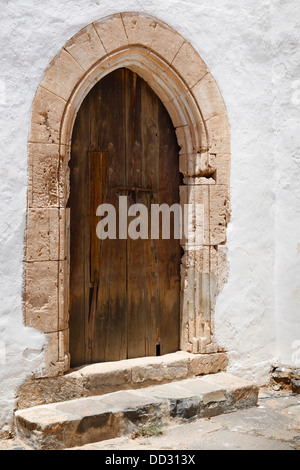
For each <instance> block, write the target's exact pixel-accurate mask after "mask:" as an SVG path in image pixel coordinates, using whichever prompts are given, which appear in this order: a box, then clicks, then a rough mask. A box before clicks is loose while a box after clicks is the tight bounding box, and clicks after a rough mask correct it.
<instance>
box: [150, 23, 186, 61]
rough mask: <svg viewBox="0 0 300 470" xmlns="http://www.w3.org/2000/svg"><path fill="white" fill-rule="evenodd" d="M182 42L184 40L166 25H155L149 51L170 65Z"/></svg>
mask: <svg viewBox="0 0 300 470" xmlns="http://www.w3.org/2000/svg"><path fill="white" fill-rule="evenodd" d="M184 42H185V40H184V38H183V37H182V36H180V34H178V33H177V32H176V31H174V30H173V29H171V28H170V27H168V25H166V24H162V23H161V22H159V23H156V27H155V35H154V36H153V39H152V43H151V49H152V50H153V51H154V52H156V53H157V54H159V55H160V56H161V57H163V58H164V60H165V61H167V62H169V63H170V64H171V63H172V62H173V60H174V58H175V56H176V54H177V52H178V51H179V49H180V48H181V46H182V45H183V43H184Z"/></svg>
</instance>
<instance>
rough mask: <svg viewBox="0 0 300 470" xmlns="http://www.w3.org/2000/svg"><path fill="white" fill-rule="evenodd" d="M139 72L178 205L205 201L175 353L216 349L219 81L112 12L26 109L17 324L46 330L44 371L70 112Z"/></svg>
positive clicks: (63, 260) (225, 182)
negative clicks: (164, 121)
mask: <svg viewBox="0 0 300 470" xmlns="http://www.w3.org/2000/svg"><path fill="white" fill-rule="evenodd" d="M121 67H127V68H129V69H131V70H132V71H134V72H136V73H138V74H139V75H140V76H141V77H142V78H143V79H144V80H145V81H147V82H148V83H149V85H150V86H151V87H152V88H153V90H154V91H155V93H156V94H157V95H158V96H159V98H160V99H161V100H162V102H163V104H164V105H165V107H166V109H167V110H168V112H169V114H170V117H171V119H172V121H173V124H174V127H175V128H176V134H177V139H178V143H179V146H180V147H181V150H180V167H179V171H180V172H181V173H182V174H183V175H184V186H183V187H182V188H181V202H182V204H184V203H187V202H190V201H193V202H197V203H201V204H204V208H205V211H204V212H205V220H204V224H205V231H204V244H203V245H202V246H199V247H198V248H197V249H196V250H195V249H194V250H192V251H190V250H189V249H187V248H186V247H185V246H184V244H183V248H184V249H185V254H184V257H183V259H182V266H181V281H182V287H181V298H182V302H181V304H182V305H181V346H180V347H181V349H182V350H183V351H187V352H192V353H195V354H199V353H206V354H209V353H216V352H218V351H219V348H218V345H217V344H216V343H215V341H214V328H213V313H214V305H215V300H216V297H217V295H218V292H219V291H220V290H221V288H222V286H223V284H224V282H226V246H225V244H226V227H227V224H228V221H229V216H230V208H229V198H230V194H229V189H230V188H229V177H230V129H229V122H228V117H227V113H226V109H225V105H224V103H223V99H222V97H221V94H220V92H219V89H218V86H217V84H216V82H215V80H214V79H213V77H212V75H211V74H210V72H209V70H208V69H207V66H206V64H205V63H204V62H203V60H202V59H201V58H200V56H199V55H198V53H197V52H196V51H195V49H194V48H193V47H192V46H191V44H190V43H188V42H187V41H186V40H185V39H184V38H183V37H182V36H181V35H180V34H178V33H177V32H176V31H174V30H173V29H172V28H170V27H169V26H168V25H166V24H165V23H163V22H161V21H160V20H158V19H156V18H153V17H150V16H149V15H143V14H140V13H124V14H116V15H113V16H110V17H108V18H104V19H102V20H100V21H97V22H94V23H92V24H90V25H88V26H86V27H85V28H83V29H82V30H81V31H80V32H79V33H78V34H76V35H75V36H74V37H73V38H72V39H71V40H70V41H68V42H67V44H66V45H65V46H64V48H63V49H62V50H61V51H60V52H59V54H58V55H57V56H56V57H55V58H54V59H53V60H52V62H51V63H50V65H49V67H48V69H47V70H46V72H45V75H44V79H43V81H42V83H41V85H40V86H39V88H38V90H37V92H36V96H35V99H34V103H33V108H32V120H31V127H30V137H29V143H28V172H29V182H28V203H27V227H26V237H25V260H24V264H25V283H24V315H25V324H26V325H28V326H31V327H34V328H37V329H38V330H40V331H42V332H43V333H45V335H46V337H47V339H48V343H47V350H46V352H45V368H44V372H43V374H44V376H57V375H60V374H62V373H63V372H65V371H67V370H68V369H69V345H68V336H69V331H68V311H69V308H68V292H69V288H68V278H69V273H68V229H69V215H68V210H67V209H66V203H67V200H68V194H69V175H68V160H69V158H70V142H71V135H72V129H73V124H74V121H75V117H76V113H77V111H78V109H79V107H80V104H81V103H82V101H83V99H84V97H85V96H86V95H87V93H88V92H89V90H90V89H91V88H92V87H93V85H94V84H95V83H97V82H98V81H99V80H100V79H101V78H103V77H104V76H105V75H107V74H108V73H110V72H111V71H113V70H115V69H118V68H121Z"/></svg>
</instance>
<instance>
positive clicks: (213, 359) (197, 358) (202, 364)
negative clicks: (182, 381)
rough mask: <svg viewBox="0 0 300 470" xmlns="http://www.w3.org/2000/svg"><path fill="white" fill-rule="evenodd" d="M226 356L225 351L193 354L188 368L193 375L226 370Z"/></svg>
mask: <svg viewBox="0 0 300 470" xmlns="http://www.w3.org/2000/svg"><path fill="white" fill-rule="evenodd" d="M227 365H228V358H227V355H226V353H216V354H195V355H193V356H192V357H191V359H190V369H191V372H192V373H193V374H194V375H196V376H197V375H206V374H215V373H217V372H220V371H223V372H225V371H226V368H227Z"/></svg>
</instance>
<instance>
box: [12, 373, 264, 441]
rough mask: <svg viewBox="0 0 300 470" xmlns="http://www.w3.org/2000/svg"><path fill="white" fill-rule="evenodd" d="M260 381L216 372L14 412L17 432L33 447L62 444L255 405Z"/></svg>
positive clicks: (164, 424) (161, 425)
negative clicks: (246, 379) (257, 383)
mask: <svg viewBox="0 0 300 470" xmlns="http://www.w3.org/2000/svg"><path fill="white" fill-rule="evenodd" d="M257 400H258V387H257V386H256V385H255V384H253V383H251V382H248V381H245V380H243V379H240V378H238V377H235V376H232V375H229V374H226V373H223V372H221V373H217V374H213V375H206V376H204V377H196V378H192V379H186V380H182V381H179V382H173V383H169V384H164V385H155V386H151V387H147V388H143V389H140V390H124V391H119V392H113V393H108V394H104V395H100V396H99V395H98V396H92V397H85V398H79V399H75V400H70V401H66V402H60V403H52V404H48V405H42V406H36V407H33V408H29V409H25V410H19V411H17V412H15V430H16V434H17V436H18V437H19V438H20V439H22V440H23V441H24V442H25V443H26V444H28V445H29V446H31V447H32V448H33V449H37V450H52V449H58V450H62V449H66V448H72V447H76V446H82V445H85V444H88V443H93V442H99V441H103V440H107V439H112V438H115V437H120V436H124V435H130V434H132V433H138V432H141V430H142V429H144V430H147V429H150V426H155V427H156V428H158V429H160V428H161V429H162V428H163V427H165V426H167V425H170V424H172V423H174V421H175V422H177V423H178V422H179V423H182V422H186V420H190V419H194V418H201V417H205V418H207V417H213V416H216V415H220V414H222V413H228V412H233V411H236V410H237V409H241V408H248V407H251V406H255V405H256V404H257Z"/></svg>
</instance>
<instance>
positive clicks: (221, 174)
mask: <svg viewBox="0 0 300 470" xmlns="http://www.w3.org/2000/svg"><path fill="white" fill-rule="evenodd" d="M230 161H231V156H230V155H220V154H212V153H210V154H209V166H210V167H212V168H214V169H215V171H216V183H217V184H221V185H226V186H228V188H229V186H230Z"/></svg>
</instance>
